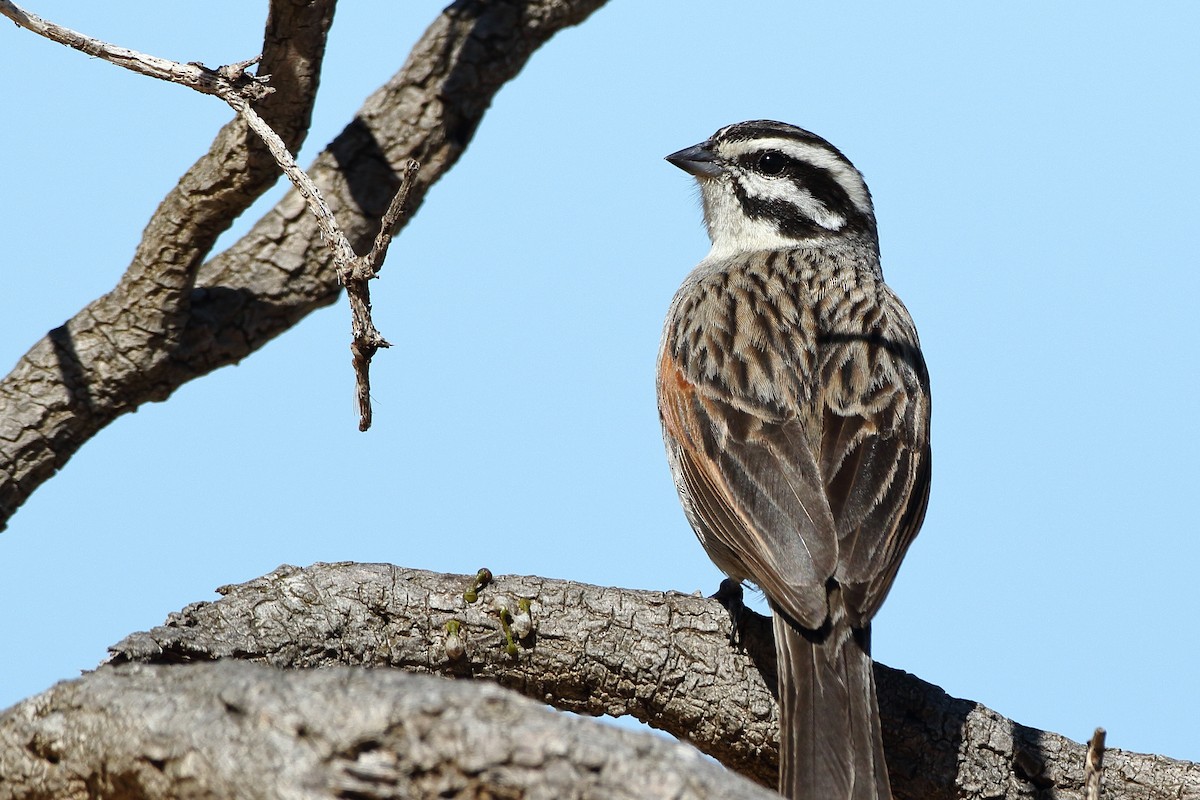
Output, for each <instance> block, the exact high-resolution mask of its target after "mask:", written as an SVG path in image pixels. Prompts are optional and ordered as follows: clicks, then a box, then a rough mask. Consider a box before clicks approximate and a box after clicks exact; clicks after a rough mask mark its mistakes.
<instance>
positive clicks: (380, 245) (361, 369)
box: [0, 0, 420, 431]
mask: <svg viewBox="0 0 1200 800" xmlns="http://www.w3.org/2000/svg"><path fill="white" fill-rule="evenodd" d="M0 15H3V16H5V17H7V18H8V19H11V20H12V21H13V22H15V23H16V24H17V25H19V26H21V27H22V28H25V29H26V30H29V31H31V32H33V33H36V34H38V35H40V36H44V37H45V38H47V39H50V40H51V41H55V42H58V43H59V44H63V45H66V46H68V47H71V48H74V49H75V50H79V51H80V52H82V53H87V54H88V55H90V56H93V57H95V58H99V59H102V60H104V61H108V62H109V63H111V64H115V65H117V66H119V67H124V68H125V69H128V70H131V71H133V72H137V73H139V74H141V75H146V76H148V77H151V78H158V79H159V80H165V81H170V82H172V83H179V84H183V85H184V86H189V87H191V88H192V89H195V90H196V91H198V92H202V93H204V94H211V95H216V96H217V97H219V98H221V99H222V100H224V101H225V102H226V103H228V104H229V106H230V107H231V108H233V110H234V111H236V112H237V113H238V115H239V116H241V117H242V119H244V120H245V121H246V124H247V125H248V126H249V127H250V129H251V130H253V131H254V132H255V133H256V134H257V135H258V136H259V138H261V139H262V140H263V142H264V143H265V144H266V145H267V149H268V150H269V151H270V152H271V155H272V156H273V157H274V158H275V162H276V163H277V164H278V165H279V168H280V169H281V170H283V173H284V175H286V176H287V178H288V180H290V181H291V182H292V185H294V186H295V187H296V190H297V191H298V192H300V195H301V196H302V197H303V198H304V200H305V202H306V203H307V204H308V208H309V211H311V212H312V214H313V216H314V217H316V220H317V224H318V226H319V227H320V230H321V235H322V237H323V238H324V240H325V243H326V245H328V247H329V250H330V252H331V254H332V255H333V266H334V270H335V271H336V272H337V275H338V280H339V281H340V282H341V284H342V285H343V286H344V287H346V295H347V297H348V298H349V300H350V310H351V318H352V319H351V333H352V341H351V344H350V351H351V355H352V359H351V361H352V363H353V366H354V374H355V383H356V388H357V391H356V394H357V398H358V411H359V423H358V429H359V430H361V431H365V430H367V429H368V428H370V427H371V417H372V414H371V391H370V390H371V382H370V367H371V359H372V358H373V357H374V355H375V353H376V352H378V350H379V349H380V348H381V347H390V346H391V345H390V344H389V343H388V341H387V340H386V339H384V338H383V336H382V334H380V333H379V330H378V329H377V328H376V327H375V323H374V322H373V321H372V319H371V293H370V289H369V288H368V281H370V280H371V279H372V278H375V277H377V276H378V273H379V269H380V267H381V266H382V265H383V260H384V257H385V256H386V255H387V249H388V246H389V245H390V244H391V241H392V231H393V230H395V229H396V226H397V225H398V224H399V223H400V221H401V220H402V218H403V216H404V213H405V211H406V210H407V209H406V205H407V200H408V195H409V192H410V190H411V188H412V184H413V180H414V179H415V177H416V175H417V172H418V171H419V169H420V164H418V163H417V162H416V161H409V162H408V164H407V165H406V166H405V167H404V170H403V172H402V174H401V182H400V188H399V189H398V190H397V192H396V195H395V197H393V198H392V202H391V204H390V205H389V207H388V210H387V212H386V213H385V214H384V216H383V219H382V221H381V225H380V230H379V233H378V235H377V236H376V237H375V243H374V245H373V246H372V247H371V250H370V252H368V253H367V254H365V255H363V256H361V257H360V256H358V254H356V253H355V252H354V248H353V247H351V245H350V240H349V239H348V238H347V237H346V234H345V233H344V232H343V231H342V228H341V226H340V225H338V222H337V219H336V218H335V217H334V214H333V211H332V210H331V209H330V208H329V204H328V203H326V202H325V199H324V197H322V196H321V192H320V190H319V189H318V188H317V185H316V183H314V182H313V180H312V179H311V178H310V177H309V176H308V174H307V173H306V172H305V171H304V170H302V169H301V168H300V167H299V166H298V165H297V164H296V160H295V158H293V157H292V154H291V153H290V152H289V151H288V149H287V145H285V144H284V142H283V140H282V139H281V138H280V137H279V135H278V134H276V133H275V131H274V130H273V129H272V128H271V126H270V125H269V124H267V122H266V121H264V120H263V118H262V117H260V116H259V115H258V113H257V112H255V111H254V109H253V107H252V105H251V104H252V103H253V102H254V101H255V100H259V99H261V98H263V97H265V96H266V95H267V94H270V93H271V92H273V91H274V89H272V88H271V87H270V86H268V85H267V81H268V80H269V78H270V76H269V75H251V74H249V73H248V72H246V70H247V69H248V68H249V67H251V66H253V65H254V64H256V63H258V61H259V58H260V57H259V56H256V57H254V58H251V59H247V60H245V61H239V62H237V63H234V64H228V65H225V66H221V67H217V68H216V69H210V68H209V67H206V66H204V65H203V64H201V63H199V62H190V63H187V64H181V63H179V62H177V61H171V60H169V59H165V58H159V57H157V56H151V55H147V54H145V53H139V52H138V51H136V50H130V49H128V48H124V47H117V46H115V45H112V44H109V43H107V42H103V41H101V40H99V39H95V38H92V37H90V36H86V35H84V34H82V33H79V32H78V31H74V30H71V29H70V28H64V27H62V26H61V25H56V24H54V23H53V22H49V21H47V20H44V19H42V18H41V17H38V16H36V15H34V14H30V13H28V12H27V11H25V10H23V9H21V8H19V7H18V6H16V5H15V4H13V3H12V2H10V0H0Z"/></svg>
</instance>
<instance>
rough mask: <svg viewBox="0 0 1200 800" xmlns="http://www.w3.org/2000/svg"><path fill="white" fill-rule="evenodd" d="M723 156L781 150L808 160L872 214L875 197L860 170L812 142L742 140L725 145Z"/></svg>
mask: <svg viewBox="0 0 1200 800" xmlns="http://www.w3.org/2000/svg"><path fill="white" fill-rule="evenodd" d="M719 150H720V155H722V156H723V157H725V158H731V159H732V158H737V157H738V156H743V155H745V154H747V153H756V152H757V153H761V152H764V151H767V150H778V151H779V152H781V153H783V154H784V155H787V156H791V157H792V158H794V159H796V160H797V161H804V162H807V163H809V164H812V165H813V166H814V167H819V168H821V169H823V170H825V171H826V172H828V173H829V174H830V175H832V176H833V179H834V180H836V181H837V182H838V184H839V185H840V186H841V187H842V188H843V189H845V191H846V195H847V196H848V197H849V198H850V202H852V203H854V206H855V207H856V208H857V209H858V210H859V211H861V212H862V213H864V214H870V213H872V208H871V194H870V192H868V191H867V184H866V183H865V182H864V181H863V177H862V175H861V174H860V173H859V171H858V170H857V169H855V168H854V167H852V166H851V165H850V164H848V163H846V161H845V160H843V159H842V158H839V157H838V155H837V154H835V153H833V152H831V151H830V150H829V149H828V148H826V147H822V146H821V145H819V144H814V143H811V142H802V141H798V140H796V139H788V138H785V137H782V136H766V137H762V138H757V139H742V140H739V141H734V142H722V143H721V145H720V147H719Z"/></svg>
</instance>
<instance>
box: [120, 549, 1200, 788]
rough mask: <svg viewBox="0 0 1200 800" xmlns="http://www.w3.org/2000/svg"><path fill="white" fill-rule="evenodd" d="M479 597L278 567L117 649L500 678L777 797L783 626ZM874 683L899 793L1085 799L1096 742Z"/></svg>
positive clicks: (640, 604) (1192, 770)
mask: <svg viewBox="0 0 1200 800" xmlns="http://www.w3.org/2000/svg"><path fill="white" fill-rule="evenodd" d="M479 583H480V581H478V580H477V579H476V576H463V575H442V574H437V573H431V572H424V571H421V570H412V569H402V568H399V567H394V566H391V565H387V564H316V565H313V566H312V567H309V568H306V569H297V568H295V567H280V568H279V569H277V570H276V571H275V572H273V573H271V574H269V575H266V576H264V577H262V578H259V579H257V580H254V581H250V582H249V583H245V584H240V585H237V586H227V587H222V588H221V589H219V590H218V591H220V592H221V593H222V594H223V595H224V597H222V598H221V599H220V600H217V601H216V602H213V603H197V604H194V605H191V606H188V607H187V608H185V609H183V611H181V612H179V613H177V614H172V615H171V616H170V618H169V619H168V620H167V624H166V625H164V626H163V627H159V628H155V629H153V630H152V631H149V632H147V633H139V634H133V635H132V636H130V637H128V638H126V639H125V640H124V641H122V642H120V643H119V644H117V645H116V646H114V647H113V648H112V653H113V656H112V661H114V662H116V663H122V662H125V661H144V662H152V663H166V664H176V663H187V662H195V661H207V660H212V659H223V658H239V659H248V660H252V661H260V662H264V663H267V664H271V665H272V666H276V667H303V668H308V667H322V668H325V667H329V666H333V665H338V664H343V665H344V664H354V665H363V666H372V667H400V668H403V669H406V670H409V671H413V672H432V673H441V674H444V675H449V676H454V677H467V676H469V677H475V678H486V679H490V680H494V681H496V682H498V683H500V684H502V685H504V686H507V687H509V688H512V689H514V690H516V691H519V692H521V693H522V694H524V695H526V696H527V697H530V698H532V699H534V700H537V701H539V702H545V703H551V704H553V705H554V706H556V707H558V708H561V709H564V710H568V711H575V712H578V713H582V714H610V715H612V716H622V715H625V714H631V715H633V716H635V717H637V718H638V719H641V720H643V721H644V722H646V723H648V724H650V725H653V726H655V727H657V728H661V729H663V730H666V731H668V732H670V733H673V734H674V735H676V736H679V737H680V738H686V739H688V740H689V741H691V742H692V743H693V744H695V745H696V746H697V747H698V748H700V749H701V750H703V751H704V752H706V753H708V754H710V755H712V756H713V757H714V758H716V759H718V760H719V761H721V762H722V763H723V764H725V765H726V766H728V767H729V768H730V769H733V770H736V771H738V772H740V773H742V774H743V775H746V776H747V777H749V778H751V779H753V780H755V781H756V782H758V783H760V784H762V785H765V786H774V784H775V770H776V763H777V751H776V725H777V724H778V722H777V717H776V709H775V702H774V699H773V697H772V693H771V690H770V688H769V687H772V686H774V681H775V676H774V672H773V671H774V643H773V641H772V639H771V625H770V621H769V620H768V619H766V618H763V617H759V616H757V615H753V616H751V618H750V620H749V621H748V623H747V625H746V627H745V630H744V637H743V646H744V650H738V649H735V648H733V647H732V646H731V645H730V643H729V632H730V621H729V615H728V613H727V612H726V611H725V609H724V608H723V607H722V606H721V605H720V604H719V603H717V602H716V601H713V600H708V599H704V598H700V597H695V596H691V595H681V594H674V593H663V592H644V591H632V590H621V589H611V588H604V587H598V586H588V585H585V584H579V583H572V582H569V581H556V580H549V579H543V578H534V577H519V576H500V577H496V578H495V579H494V580H492V581H490V582H487V583H486V585H484V586H482V587H480V586H479ZM468 592H470V593H471V596H472V597H474V598H475V602H469V601H468V599H467V597H464V595H466V594H467V593H468ZM522 600H525V601H527V605H528V613H529V617H530V619H529V625H528V628H527V632H526V633H525V634H524V635H520V633H519V627H518V626H517V625H515V624H513V625H512V626H510V627H511V630H512V631H513V632H514V636H515V637H516V644H517V646H518V651H517V654H516V656H515V657H514V656H510V655H508V654H507V652H506V647H507V638H506V636H505V632H504V625H502V623H501V616H500V612H499V610H498V608H499V606H501V605H503V606H504V607H505V608H507V609H510V610H512V609H520V608H521V606H522V603H521V601H522ZM512 613H513V614H514V615H515V614H516V613H517V612H516V611H512ZM450 623H453V625H450ZM522 627H523V626H522ZM451 628H452V629H453V634H451ZM875 674H876V679H877V681H878V684H879V705H880V712H881V717H882V720H883V727H884V747H885V750H886V752H887V759H888V767H889V771H890V773H891V778H892V786H893V790H894V791H895V792H896V794H897V796H898V797H900V798H921V800H951V799H952V798H954V799H955V800H957V798H961V797H991V798H997V800H1000V799H1002V798H1004V799H1008V800H1018V799H1019V798H1020V799H1022V800H1024V798H1030V797H1047V798H1051V797H1079V796H1081V795H1082V793H1083V791H1084V783H1085V776H1084V747H1083V746H1082V745H1080V744H1078V743H1076V742H1073V741H1070V740H1069V739H1066V738H1065V737H1062V736H1059V735H1058V734H1054V733H1049V732H1043V731H1038V730H1035V729H1032V728H1027V727H1024V726H1022V725H1018V724H1017V723H1015V722H1012V721H1011V720H1008V719H1005V718H1004V717H1002V716H1000V715H999V714H996V713H995V712H993V711H990V710H988V709H986V708H984V707H983V706H980V705H978V704H977V703H973V702H970V701H966V700H957V699H955V698H952V697H949V696H947V695H946V694H945V692H943V691H942V690H941V689H939V688H938V687H936V686H933V685H931V684H928V683H925V682H923V681H921V680H919V679H918V678H916V677H914V676H912V675H909V674H907V673H904V672H900V671H897V670H894V669H890V668H888V667H885V666H883V665H881V664H876V673H875ZM1108 760H1109V762H1110V769H1109V770H1108V775H1107V780H1106V784H1107V785H1106V792H1107V793H1108V796H1109V798H1110V799H1111V800H1124V798H1130V800H1132V799H1133V798H1138V800H1168V798H1171V799H1173V800H1179V798H1189V799H1190V800H1200V765H1197V764H1189V763H1187V762H1182V761H1172V760H1170V759H1166V758H1162V757H1159V756H1146V755H1139V754H1136V753H1127V752H1122V751H1110V753H1109V754H1108ZM1051 789H1052V790H1053V791H1052V792H1050V791H1049V790H1051Z"/></svg>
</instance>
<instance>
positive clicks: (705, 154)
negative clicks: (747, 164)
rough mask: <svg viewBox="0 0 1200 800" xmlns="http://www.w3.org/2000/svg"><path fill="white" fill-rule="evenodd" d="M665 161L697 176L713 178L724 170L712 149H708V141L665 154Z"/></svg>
mask: <svg viewBox="0 0 1200 800" xmlns="http://www.w3.org/2000/svg"><path fill="white" fill-rule="evenodd" d="M667 161H670V162H671V163H672V164H674V165H675V166H677V167H679V168H680V169H681V170H683V171H684V172H687V173H690V174H692V175H695V176H696V177H697V178H715V177H717V176H718V175H720V174H721V173H723V172H724V171H725V167H723V166H722V165H721V162H719V161H718V160H717V157H716V155H715V154H714V153H713V151H712V150H709V149H708V142H703V143H701V144H696V145H692V146H691V147H685V148H684V149H682V150H680V151H679V152H678V153H671V155H669V156H667Z"/></svg>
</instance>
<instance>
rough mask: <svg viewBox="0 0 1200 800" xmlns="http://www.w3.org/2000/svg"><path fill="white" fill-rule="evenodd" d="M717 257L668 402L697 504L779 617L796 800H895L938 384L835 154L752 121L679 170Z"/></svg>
mask: <svg viewBox="0 0 1200 800" xmlns="http://www.w3.org/2000/svg"><path fill="white" fill-rule="evenodd" d="M667 161H669V162H671V163H672V164H674V165H675V166H677V167H679V168H681V169H683V170H685V171H687V172H689V173H691V174H692V175H694V176H695V177H696V179H697V181H698V182H699V184H700V194H701V198H702V200H703V205H704V223H705V226H706V227H707V228H708V235H709V238H710V239H711V240H712V249H711V250H710V251H709V253H708V255H707V256H706V257H705V258H704V260H703V261H701V262H700V264H699V265H698V266H697V267H696V268H695V270H693V271H692V273H691V274H690V275H688V277H687V278H686V280H685V281H684V282H683V286H682V287H681V288H680V289H679V291H678V293H677V294H676V295H675V299H674V300H673V301H672V302H671V308H670V311H669V312H668V315H667V321H666V326H665V329H664V331H663V338H662V345H661V349H660V352H659V361H658V407H659V414H660V416H661V419H662V426H663V438H664V440H665V442H666V446H667V458H668V461H669V462H670V466H671V472H672V475H673V477H674V479H675V485H676V487H677V488H678V490H679V497H680V499H681V500H682V502H683V509H684V512H685V513H686V515H687V518H688V521H689V522H690V523H691V525H692V528H693V529H695V531H696V535H697V536H698V537H699V539H700V542H701V544H703V545H704V549H705V550H706V551H707V552H708V555H709V557H710V558H711V559H712V560H713V562H714V563H715V564H716V565H717V566H718V567H719V568H720V569H721V570H722V571H723V572H725V573H726V574H727V575H729V577H731V578H733V579H734V580H737V581H749V582H751V583H753V584H756V585H757V586H758V587H759V588H761V589H762V591H763V593H764V594H765V595H766V598H767V600H768V602H769V603H770V605H771V609H772V612H773V615H774V623H773V625H774V632H775V651H776V655H777V660H778V673H779V685H778V699H779V709H780V732H779V751H780V776H779V790H780V793H781V794H783V795H784V796H786V797H792V798H800V797H803V798H810V799H811V800H842V799H843V798H853V800H867V798H871V799H872V800H874V799H875V798H890V797H891V790H890V788H889V784H888V776H887V768H886V765H885V763H884V758H883V743H882V737H881V732H880V725H879V711H878V707H877V705H876V700H875V680H874V676H873V671H872V667H871V657H870V631H871V618H872V617H873V616H874V615H875V612H876V611H878V610H879V606H880V604H882V603H883V600H884V597H885V596H886V595H887V593H888V589H889V588H890V587H891V585H892V580H893V579H894V578H895V576H896V570H897V568H898V567H899V566H900V560H901V559H902V558H903V557H904V553H905V551H906V550H907V549H908V546H909V544H911V543H912V540H913V537H915V536H916V535H917V530H918V529H919V528H920V526H921V522H922V520H923V518H924V516H925V507H926V502H927V500H928V497H929V474H930V473H929V470H930V453H929V377H928V373H927V372H926V369H925V362H924V358H923V357H922V355H921V349H920V343H919V342H918V340H917V331H916V328H915V327H914V326H913V323H912V319H911V318H910V317H909V314H908V311H907V310H906V309H905V308H904V305H903V304H902V303H901V302H900V300H899V298H897V297H896V295H895V294H894V293H893V292H892V291H891V289H889V288H888V287H887V286H886V285H885V284H884V282H883V272H882V270H881V268H880V263H879V240H878V234H877V231H876V226H875V212H874V209H873V207H872V204H871V195H870V193H869V192H868V190H867V186H866V184H865V183H864V181H863V178H862V175H861V174H860V173H859V171H858V170H857V169H856V168H855V167H854V165H853V164H851V163H850V161H849V160H847V158H846V157H845V156H844V155H842V153H841V152H839V151H838V150H837V148H835V147H834V146H833V145H831V144H829V143H828V142H826V141H825V140H824V139H822V138H820V137H819V136H816V135H814V134H812V133H809V132H808V131H805V130H802V129H800V128H797V127H794V126H792V125H786V124H783V123H780V122H772V121H767V120H758V121H753V122H741V123H738V124H736V125H730V126H728V127H725V128H722V129H721V130H719V131H717V132H716V133H715V134H713V136H712V137H711V138H710V139H708V140H707V141H705V142H703V143H701V144H698V145H695V146H694V147H689V148H686V149H684V150H680V151H679V152H677V153H673V154H671V155H669V156H667Z"/></svg>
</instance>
